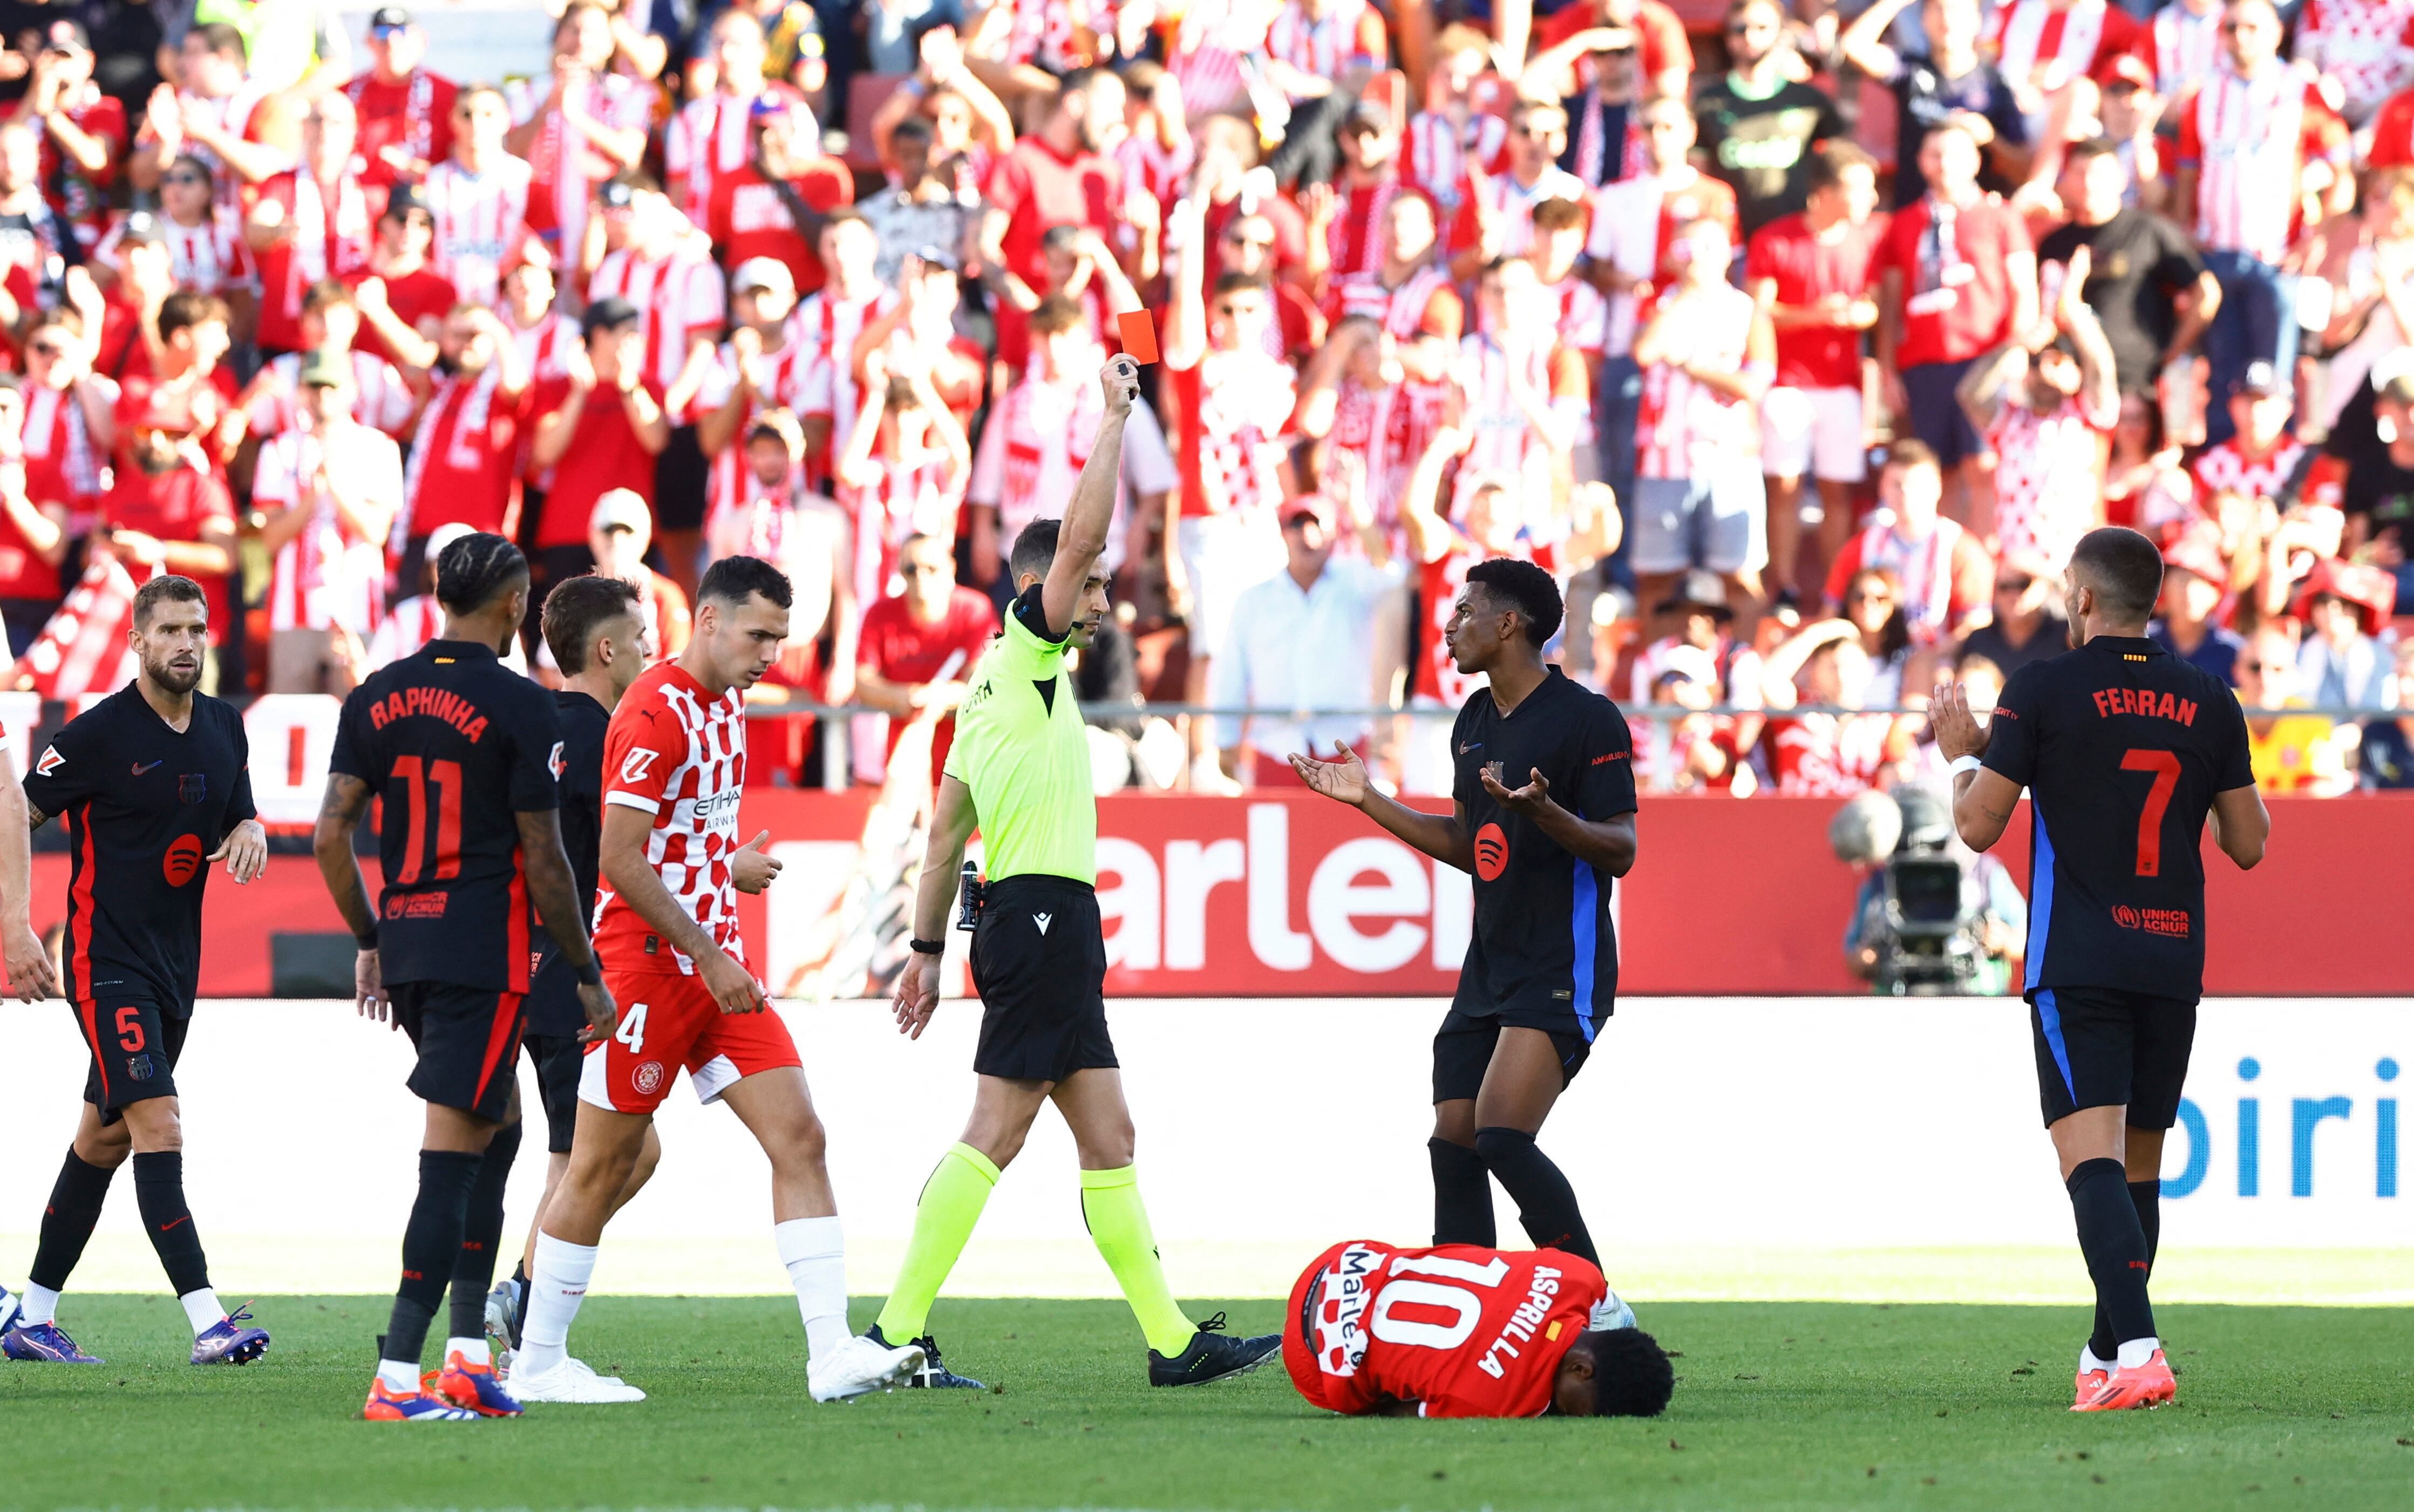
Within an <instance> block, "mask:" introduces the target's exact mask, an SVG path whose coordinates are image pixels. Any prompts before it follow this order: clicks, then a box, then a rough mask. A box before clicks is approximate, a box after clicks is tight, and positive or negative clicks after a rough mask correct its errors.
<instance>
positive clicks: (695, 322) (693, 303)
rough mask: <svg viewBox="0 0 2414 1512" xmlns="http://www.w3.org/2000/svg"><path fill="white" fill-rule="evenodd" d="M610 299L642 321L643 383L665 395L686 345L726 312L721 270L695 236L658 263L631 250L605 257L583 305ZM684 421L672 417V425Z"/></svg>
mask: <svg viewBox="0 0 2414 1512" xmlns="http://www.w3.org/2000/svg"><path fill="white" fill-rule="evenodd" d="M614 296H618V298H621V299H625V300H627V301H628V302H629V303H630V304H634V305H635V306H636V307H637V309H638V310H639V312H640V313H641V314H642V316H643V318H644V319H643V322H642V329H643V330H644V331H645V333H646V367H645V373H646V376H647V377H648V378H652V379H653V380H654V381H655V382H657V383H659V384H661V385H662V386H663V388H665V389H667V388H669V387H670V386H671V385H672V384H674V383H677V382H678V376H679V369H680V368H682V367H684V366H686V365H687V349H688V343H689V342H690V341H692V340H693V338H695V337H696V336H699V335H708V334H716V333H718V332H719V331H720V330H721V322H722V319H723V316H724V315H725V313H726V312H727V309H728V303H729V302H728V297H727V289H726V288H725V286H724V285H723V279H722V273H721V265H720V264H719V263H716V262H714V261H713V260H712V244H711V243H709V242H708V241H706V240H705V239H704V238H702V237H701V236H694V237H688V238H684V239H682V240H681V241H680V243H679V245H678V247H677V248H676V249H675V250H673V251H672V253H671V254H670V256H668V257H666V258H663V259H660V260H659V261H656V260H650V259H645V258H640V257H639V256H637V251H636V248H634V247H626V246H624V247H622V248H621V249H620V250H619V251H618V252H607V253H605V254H604V255H603V261H602V262H601V263H599V264H597V266H596V269H595V275H594V276H593V277H592V278H589V280H588V281H587V303H588V304H590V305H591V304H594V303H595V302H596V301H597V300H600V299H608V298H612V297H614ZM689 418H690V417H689V416H686V415H673V416H671V417H670V419H671V423H672V424H674V425H683V424H685V423H687V422H688V420H689Z"/></svg>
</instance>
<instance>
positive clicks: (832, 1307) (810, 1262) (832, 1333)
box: [771, 1215, 854, 1357]
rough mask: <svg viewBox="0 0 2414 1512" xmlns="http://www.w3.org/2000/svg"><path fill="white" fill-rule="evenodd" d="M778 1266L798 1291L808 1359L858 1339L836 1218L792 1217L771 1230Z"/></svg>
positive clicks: (843, 1244) (841, 1241)
mask: <svg viewBox="0 0 2414 1512" xmlns="http://www.w3.org/2000/svg"><path fill="white" fill-rule="evenodd" d="M771 1241H772V1242H773V1243H774V1244H777V1245H778V1246H779V1247H780V1263H781V1264H782V1265H783V1266H785V1267H788V1283H789V1284H790V1285H792V1286H794V1287H796V1289H797V1312H801V1313H803V1314H804V1318H805V1348H806V1350H807V1351H808V1355H809V1357H810V1356H812V1355H826V1354H827V1353H828V1352H829V1351H831V1350H834V1349H836V1348H838V1347H839V1346H840V1345H841V1344H843V1343H845V1342H847V1340H848V1339H850V1338H852V1337H854V1330H853V1329H852V1328H849V1327H847V1323H846V1241H845V1239H844V1238H842V1236H841V1234H840V1232H839V1223H838V1219H837V1217H836V1216H835V1215H833V1216H831V1217H828V1218H791V1219H789V1220H788V1221H787V1222H786V1223H774V1224H772V1225H771Z"/></svg>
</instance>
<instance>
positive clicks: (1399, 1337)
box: [1366, 1254, 1509, 1349]
mask: <svg viewBox="0 0 2414 1512" xmlns="http://www.w3.org/2000/svg"><path fill="white" fill-rule="evenodd" d="M1392 1274H1393V1275H1394V1276H1439V1277H1443V1278H1445V1279H1444V1280H1442V1281H1393V1282H1385V1283H1384V1286H1383V1290H1382V1291H1381V1293H1379V1294H1378V1296H1377V1297H1376V1298H1375V1310H1374V1312H1372V1313H1371V1314H1370V1315H1369V1316H1368V1317H1367V1319H1366V1331H1367V1332H1368V1333H1371V1334H1373V1335H1374V1336H1375V1337H1376V1338H1378V1339H1379V1340H1381V1341H1382V1342H1385V1343H1387V1344H1417V1345H1422V1346H1423V1347H1424V1348H1426V1349H1456V1348H1457V1347H1458V1346H1459V1345H1461V1344H1463V1343H1465V1342H1467V1341H1468V1337H1469V1336H1470V1335H1472V1334H1473V1333H1474V1332H1475V1326H1476V1325H1477V1324H1479V1323H1481V1322H1483V1298H1482V1297H1477V1296H1476V1295H1475V1294H1474V1293H1473V1292H1471V1291H1469V1290H1468V1288H1467V1287H1466V1286H1453V1285H1451V1284H1449V1282H1471V1283H1472V1284H1474V1285H1477V1286H1481V1287H1483V1288H1484V1289H1485V1290H1486V1291H1489V1290H1491V1289H1493V1288H1494V1287H1497V1286H1498V1285H1499V1284H1500V1282H1501V1279H1502V1278H1503V1277H1505V1276H1507V1275H1508V1274H1509V1262H1508V1261H1506V1260H1503V1259H1500V1258H1499V1257H1498V1256H1497V1255H1496V1256H1494V1257H1493V1258H1492V1260H1490V1261H1489V1262H1488V1263H1486V1264H1483V1265H1480V1266H1479V1265H1475V1264H1473V1263H1472V1262H1469V1261H1466V1260H1453V1259H1450V1258H1449V1257H1448V1256H1446V1255H1438V1254H1428V1255H1402V1256H1401V1257H1400V1258H1398V1259H1397V1260H1394V1261H1393V1262H1392ZM1402 1303H1407V1304H1410V1305H1414V1306H1418V1307H1423V1308H1431V1309H1434V1310H1436V1311H1438V1312H1448V1313H1451V1314H1452V1317H1451V1321H1450V1322H1448V1323H1427V1322H1425V1321H1423V1320H1422V1319H1419V1318H1396V1317H1393V1315H1392V1309H1393V1307H1394V1306H1397V1305H1400V1304H1402Z"/></svg>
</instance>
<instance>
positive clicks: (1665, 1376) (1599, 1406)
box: [1584, 1328, 1676, 1417]
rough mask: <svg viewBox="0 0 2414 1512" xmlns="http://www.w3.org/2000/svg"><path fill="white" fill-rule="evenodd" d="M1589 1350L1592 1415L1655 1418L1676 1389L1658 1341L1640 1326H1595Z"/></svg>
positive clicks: (1671, 1368)
mask: <svg viewBox="0 0 2414 1512" xmlns="http://www.w3.org/2000/svg"><path fill="white" fill-rule="evenodd" d="M1584 1342H1585V1343H1586V1344H1587V1346H1589V1347H1590V1349H1591V1350H1592V1414H1593V1416H1595V1417H1657V1416H1660V1414H1661V1409H1663V1408H1665V1407H1666V1406H1667V1405H1668V1399H1669V1397H1671V1396H1672V1395H1674V1394H1675V1393H1676V1367H1675V1366H1673V1365H1671V1364H1669V1363H1668V1353H1667V1351H1665V1350H1663V1349H1661V1347H1660V1341H1658V1340H1657V1339H1654V1338H1652V1337H1651V1336H1650V1335H1649V1334H1647V1333H1645V1332H1644V1331H1643V1330H1642V1329H1640V1328H1596V1329H1594V1330H1593V1331H1592V1332H1590V1333H1587V1334H1586V1335H1585V1336H1584Z"/></svg>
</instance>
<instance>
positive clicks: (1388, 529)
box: [1318, 378, 1455, 556]
mask: <svg viewBox="0 0 2414 1512" xmlns="http://www.w3.org/2000/svg"><path fill="white" fill-rule="evenodd" d="M1454 392H1455V391H1454V389H1453V385H1452V384H1451V382H1450V381H1449V380H1448V379H1447V378H1445V379H1443V380H1441V381H1439V382H1437V383H1420V382H1417V381H1415V380H1413V379H1408V380H1404V381H1402V382H1398V383H1393V384H1391V385H1389V386H1387V387H1384V388H1381V389H1365V388H1361V387H1360V386H1359V385H1358V383H1357V382H1356V381H1355V380H1353V379H1349V378H1345V379H1343V380H1342V383H1341V388H1340V391H1339V393H1338V394H1337V395H1336V396H1335V402H1334V409H1333V428H1332V429H1331V430H1329V431H1327V432H1326V433H1325V437H1324V471H1323V473H1322V474H1321V476H1320V477H1319V480H1318V486H1319V487H1320V488H1321V489H1322V490H1323V491H1324V495H1325V497H1328V498H1339V497H1342V491H1343V488H1344V486H1345V484H1346V481H1347V480H1346V478H1345V476H1344V475H1343V474H1342V472H1341V471H1340V470H1339V467H1338V462H1337V458H1338V456H1339V453H1341V452H1349V453H1351V454H1353V455H1355V456H1356V457H1357V458H1358V461H1359V464H1360V466H1361V467H1363V468H1364V471H1365V479H1366V503H1367V506H1368V508H1369V510H1370V511H1371V512H1372V513H1373V514H1374V517H1375V524H1376V526H1378V528H1379V529H1381V530H1382V532H1383V534H1384V535H1385V536H1386V537H1388V538H1390V540H1391V542H1392V549H1393V554H1394V555H1395V556H1396V555H1397V554H1398V553H1399V552H1400V550H1401V549H1402V547H1403V545H1404V544H1405V542H1404V541H1402V540H1401V536H1400V501H1401V500H1402V499H1403V498H1404V497H1407V494H1408V475H1409V474H1410V473H1412V472H1414V471H1415V470H1416V466H1417V459H1418V458H1420V457H1422V456H1423V455H1424V454H1425V448H1426V447H1428V446H1431V445H1432V444H1433V438H1434V433H1435V432H1436V431H1438V430H1439V429H1441V422H1442V419H1443V417H1444V416H1445V415H1446V414H1447V413H1448V411H1449V408H1450V404H1451V399H1452V397H1453V393H1454ZM1355 544H1356V543H1355V541H1354V540H1353V539H1352V538H1350V537H1348V536H1344V537H1343V538H1342V539H1341V541H1339V542H1338V543H1337V545H1336V549H1343V548H1351V549H1354V547H1355Z"/></svg>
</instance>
